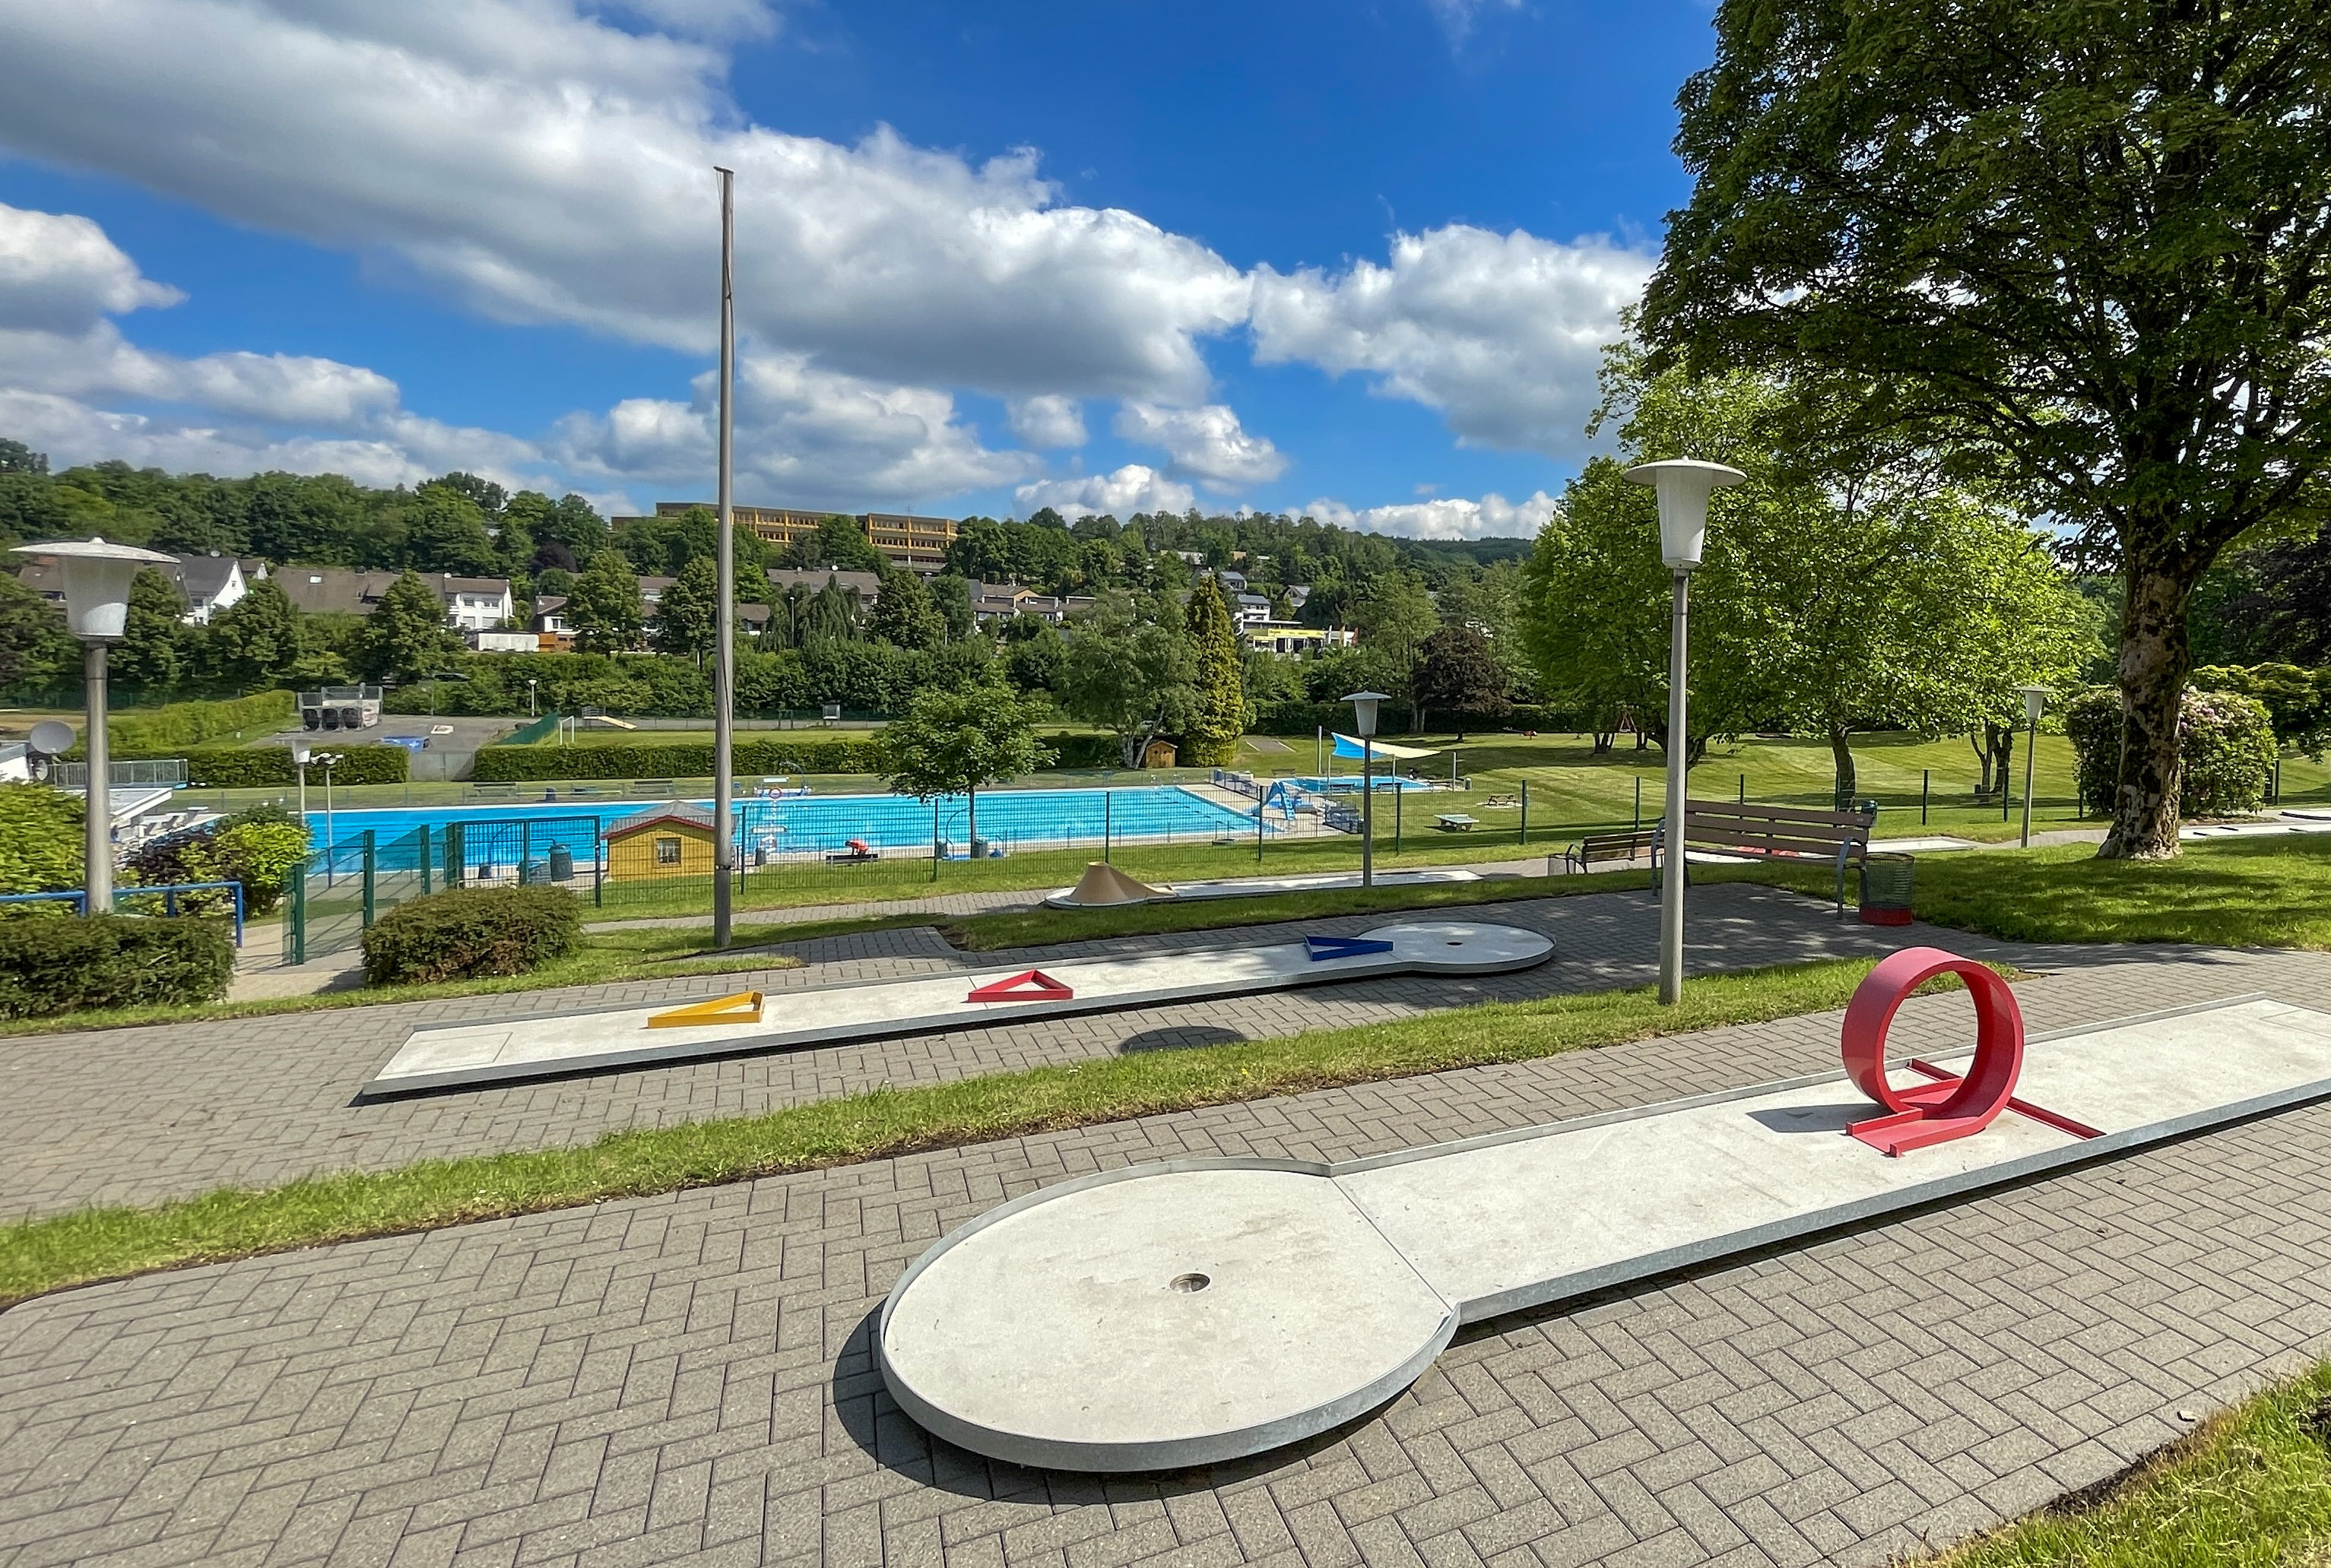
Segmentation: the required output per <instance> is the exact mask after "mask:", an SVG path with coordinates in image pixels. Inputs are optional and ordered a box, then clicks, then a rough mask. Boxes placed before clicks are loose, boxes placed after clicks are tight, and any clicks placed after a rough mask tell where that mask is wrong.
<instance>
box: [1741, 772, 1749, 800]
mask: <svg viewBox="0 0 2331 1568" xmlns="http://www.w3.org/2000/svg"><path fill="white" fill-rule="evenodd" d="M1740 803H1741V804H1742V805H1744V806H1745V805H1746V804H1747V803H1748V775H1747V774H1745V773H1744V774H1741V775H1740Z"/></svg>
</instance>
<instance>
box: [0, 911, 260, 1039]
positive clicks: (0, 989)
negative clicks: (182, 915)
mask: <svg viewBox="0 0 2331 1568" xmlns="http://www.w3.org/2000/svg"><path fill="white" fill-rule="evenodd" d="M233 973H234V945H233V942H232V941H231V940H230V939H229V936H228V933H227V929H226V927H225V925H224V923H223V922H220V921H216V920H205V919H193V918H186V919H177V920H144V919H138V918H135V917H130V916H126V915H92V916H89V917H81V916H73V917H68V918H65V919H56V920H7V921H0V1018H48V1017H52V1016H54V1015H55V1014H57V1013H61V1012H81V1011H82V1010H83V1009H87V1008H93V1007H133V1006H137V1005H138V1004H140V1003H187V1002H215V1001H217V1000H218V999H219V998H220V997H222V996H224V995H225V994H226V983H227V980H228V978H229V977H230V976H232V975H233Z"/></svg>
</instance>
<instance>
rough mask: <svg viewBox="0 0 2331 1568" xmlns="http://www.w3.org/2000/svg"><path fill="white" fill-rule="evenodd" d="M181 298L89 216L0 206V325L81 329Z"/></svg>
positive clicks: (48, 329) (27, 328) (38, 329)
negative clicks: (147, 272)
mask: <svg viewBox="0 0 2331 1568" xmlns="http://www.w3.org/2000/svg"><path fill="white" fill-rule="evenodd" d="M185 297H186V296H184V295H183V294H180V293H179V292H178V291H177V290H176V289H170V288H166V287H164V286H163V285H162V284H159V283H156V282H152V281H150V280H147V278H146V277H145V276H144V275H143V274H142V273H140V272H139V271H138V263H137V262H135V261H131V260H130V259H129V258H128V256H127V255H125V254H123V253H122V252H121V250H120V248H119V246H117V245H115V244H114V242H112V241H111V240H109V239H108V238H106V234H105V231H104V230H103V229H101V228H100V227H98V226H97V224H95V223H91V222H90V220H89V219H87V218H84V217H79V216H76V215H74V214H66V213H35V212H29V211H26V210H25V209H24V208H22V207H12V206H8V205H6V204H0V330H7V329H14V330H18V331H32V332H66V333H70V332H83V331H87V330H88V329H89V328H91V327H93V326H95V325H97V323H98V322H99V321H100V320H102V319H103V318H106V317H107V316H111V315H118V314H119V313H120V312H122V311H124V310H135V309H138V308H139V307H141V306H146V305H175V304H176V303H177V302H178V301H179V300H180V299H184V298H185Z"/></svg>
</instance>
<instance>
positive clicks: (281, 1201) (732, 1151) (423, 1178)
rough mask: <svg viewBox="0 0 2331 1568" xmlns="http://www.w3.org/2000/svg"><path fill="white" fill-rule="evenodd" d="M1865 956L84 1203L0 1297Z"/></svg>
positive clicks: (1150, 1100)
mask: <svg viewBox="0 0 2331 1568" xmlns="http://www.w3.org/2000/svg"><path fill="white" fill-rule="evenodd" d="M1869 968H1870V964H1869V962H1868V961H1867V960H1851V961H1845V962H1839V963H1822V964H1807V965H1790V966H1786V967H1781V968H1774V969H1766V970H1757V971H1748V972H1743V973H1739V974H1726V975H1714V976H1708V977H1705V978H1701V979H1697V980H1692V981H1689V982H1688V983H1687V984H1685V987H1684V993H1683V999H1682V1001H1681V1002H1680V1003H1679V1004H1678V1005H1676V1006H1674V1007H1661V1006H1660V1004H1659V1003H1658V1002H1657V1000H1656V999H1655V997H1654V994H1653V993H1652V992H1651V991H1650V990H1648V989H1645V990H1630V991H1609V992H1597V993H1588V994H1584V995H1574V996H1556V997H1550V998H1547V999H1546V1000H1544V1001H1540V1002H1533V1003H1496V1004H1489V1005H1484V1006H1478V1007H1469V1008H1460V1009H1456V1010H1453V1011H1451V1012H1439V1013H1434V1014H1432V1015H1431V1016H1429V1017H1424V1018H1417V1019H1409V1020H1403V1021H1401V1022H1394V1023H1384V1024H1374V1025H1369V1026H1365V1027H1362V1028H1354V1029H1339V1030H1328V1031H1318V1032H1314V1033H1308V1034H1301V1035H1297V1036H1294V1037H1293V1038H1290V1039H1283V1040H1268V1041H1243V1042H1240V1043H1237V1044H1231V1045H1218V1046H1204V1047H1193V1048H1190V1049H1186V1050H1163V1051H1144V1052H1139V1053H1137V1054H1133V1055H1127V1056H1117V1057H1108V1058H1104V1059H1102V1060H1097V1061H1089V1062H1083V1063H1080V1064H1077V1065H1075V1066H1064V1067H1043V1068H1036V1069H1030V1070H1027V1071H1023V1072H1013V1073H997V1074H992V1075H989V1076H986V1077H983V1078H974V1079H963V1080H961V1081H958V1082H955V1083H943V1084H932V1085H927V1086H922V1087H918V1088H905V1089H881V1090H877V1091H875V1092H873V1093H869V1094H858V1095H851V1096H848V1097H845V1098H839V1099H831V1100H822V1101H818V1102H816V1103H814V1104H811V1105H804V1106H797V1107H791V1108H789V1109H785V1110H782V1111H776V1112H773V1113H771V1114H769V1115H767V1116H761V1117H747V1118H742V1119H738V1120H734V1121H720V1122H704V1123H696V1124H692V1125H689V1126H677V1127H659V1128H653V1129H649V1130H643V1131H637V1132H625V1133H616V1134H612V1135H610V1136H606V1137H604V1138H602V1139H600V1140H599V1141H598V1142H597V1143H595V1144H593V1145H589V1146H587V1147H584V1148H576V1149H553V1150H545V1151H539V1152H532V1153H525V1154H509V1155H493V1156H490V1157H483V1158H475V1159H461V1160H430V1161H424V1162H423V1163H421V1164H414V1165H411V1166H407V1167H405V1168H404V1169H402V1170H397V1171H391V1172H385V1173H381V1174H338V1175H324V1176H319V1177H314V1178H311V1179H309V1180H305V1181H300V1182H294V1183H290V1184H288V1185H286V1186H281V1187H276V1188H271V1189H268V1190H265V1191H260V1192H252V1191H245V1190H223V1191H220V1192H216V1193H210V1194H208V1195H207V1196H205V1197H201V1198H196V1199H192V1200H189V1201H186V1202H175V1203H166V1204H161V1205H158V1206H156V1207H151V1208H128V1207H115V1208H105V1209H92V1210H84V1211H82V1212H77V1213H72V1214H66V1215H62V1216H59V1217H56V1218H53V1219H47V1220H36V1221H26V1222H24V1223H20V1224H16V1225H13V1226H8V1227H5V1228H0V1307H5V1306H7V1305H9V1304H11V1303H13V1302H16V1301H21V1300H23V1299H24V1298H25V1297H30V1296H36V1295H39V1294H41V1293H43V1292H44V1291H49V1290H55V1289H59V1288H62V1287H64V1286H68V1285H72V1284H77V1283H85V1282H87V1281H90V1280H95V1279H106V1278H118V1277H120V1276H124V1275H129V1274H138V1273H143V1272H146V1271H147V1270H150V1269H166V1268H173V1267H178V1266H182V1265H186V1264H190V1263H201V1262H214V1261H217V1260H220V1259H228V1258H239V1257H246V1256H249V1255H251V1254H253V1253H259V1252H271V1251H281V1250H287V1249H290V1248H295V1247H309V1246H316V1245H319V1244H321V1243H324V1242H328V1241H343V1240H353V1239H356V1238H358V1237H363V1236H380V1235H391V1234H396V1233H399V1232H404V1231H423V1230H433V1229H436V1228H438V1227H441V1226H445V1225H452V1224H460V1223H464V1222H467V1221H476V1220H484V1219H490V1218H494V1217H497V1216H500V1215H508V1214H523V1213H531V1212H538V1211H541V1210H546V1209H558V1208H566V1207H570V1206H573V1205H575V1204H578V1203H586V1202H593V1201H594V1200H596V1199H601V1198H612V1197H623V1196H631V1195H636V1194H642V1193H664V1192H673V1191H677V1190H679V1189H681V1188H686V1187H696V1186H705V1185H710V1184H713V1183H725V1182H737V1181H744V1180H747V1179H750V1178H752V1177H756V1176H762V1175H768V1174H775V1173H777V1172H782V1171H795V1170H805V1169H812V1168H815V1167H820V1166H826V1165H835V1164H848V1163H851V1162H854V1161H860V1160H869V1159H877V1158H881V1157H885V1156H888V1155H899V1154H905V1153H909V1152H911V1151H914V1150H918V1149H932V1148H942V1147H947V1146H951V1145H960V1144H973V1143H981V1142H985V1141H988V1140H991V1139H995V1138H1004V1137H1013V1136H1022V1135H1024V1134H1028V1133H1034V1132H1042V1131H1046V1130H1050V1129H1055V1128H1062V1127H1075V1126H1088V1125H1090V1124H1093V1123H1097V1122H1108V1121H1121V1120H1124V1119H1127V1118H1128V1117H1139V1116H1149V1115H1154V1114H1156V1113H1159V1112H1165V1111H1175V1110H1185V1109H1189V1108H1192V1107H1200V1106H1211V1105H1226V1104H1231V1103H1233V1102H1236V1101H1241V1100H1253V1099H1262V1098H1269V1097H1270V1096H1273V1095H1285V1094H1297V1093H1301V1092H1304V1091H1306V1090H1309V1089H1317V1088H1329V1087H1332V1086H1335V1085H1339V1084H1353V1083H1367V1082H1375V1081H1378V1080H1382V1079H1394V1078H1403V1077H1408V1076H1411V1075H1414V1074H1419V1073H1431V1072H1441V1071H1446V1070H1448V1069H1452V1068H1461V1067H1472V1066H1479V1065H1482V1064H1486V1063H1491V1062H1508V1061H1521V1060H1528V1059H1531V1058H1534V1057H1543V1056H1550V1055H1554V1054H1556V1053H1557V1052H1562V1051H1569V1050H1583V1049H1586V1048H1590V1047H1594V1046H1603V1045H1611V1044H1615V1043H1617V1042H1620V1041H1631V1040H1642V1039H1648V1038H1651V1037H1652V1036H1655V1035H1662V1034H1678V1033H1683V1032H1686V1031H1691V1030H1699V1029H1712V1028H1716V1027H1718V1026H1721V1025H1726V1024H1736V1023H1749V1022H1764V1021H1767V1020H1771V1019H1775V1018H1786V1017H1791V1016H1794V1015H1796V1014H1799V1013H1804V1012H1822V1011H1824V1010H1827V1009H1831V1008H1836V1007H1841V1006H1843V1005H1844V1004H1845V1002H1846V1000H1847V998H1848V997H1850V996H1851V994H1852V992H1853V988H1854V986H1855V985H1856V984H1859V983H1860V979H1861V977H1862V976H1863V975H1864V974H1867V973H1868V972H1869Z"/></svg>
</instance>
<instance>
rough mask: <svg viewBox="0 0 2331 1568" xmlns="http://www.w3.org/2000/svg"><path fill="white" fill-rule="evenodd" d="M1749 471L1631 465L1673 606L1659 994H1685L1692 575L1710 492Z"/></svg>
mask: <svg viewBox="0 0 2331 1568" xmlns="http://www.w3.org/2000/svg"><path fill="white" fill-rule="evenodd" d="M1747 477H1748V476H1747V475H1746V474H1744V473H1742V472H1741V471H1740V470H1738V469H1736V468H1727V467H1725V466H1724V465H1723V464H1722V463H1717V462H1701V461H1698V460H1697V459H1695V458H1688V457H1678V458H1670V459H1668V460H1666V461H1663V462H1647V463H1641V464H1639V465H1637V466H1636V467H1634V468H1631V469H1629V470H1627V478H1629V479H1630V480H1633V481H1634V482H1635V483H1637V484H1639V485H1649V486H1651V489H1653V490H1654V491H1656V492H1657V493H1658V496H1659V501H1660V560H1662V561H1664V562H1666V563H1667V567H1668V570H1669V571H1670V573H1672V574H1673V575H1674V591H1673V606H1674V608H1673V613H1672V616H1671V618H1670V623H1669V632H1668V744H1667V753H1668V809H1667V818H1666V823H1665V830H1664V832H1663V834H1662V839H1663V841H1664V844H1665V848H1666V850H1667V857H1668V863H1667V870H1665V871H1664V872H1663V873H1662V874H1661V876H1660V1002H1661V1003H1664V1004H1667V1005H1670V1006H1672V1005H1673V1004H1674V1003H1678V1002H1680V1001H1681V1000H1683V879H1684V849H1683V841H1684V833H1683V819H1684V792H1685V784H1686V762H1685V759H1686V757H1687V755H1689V752H1690V749H1691V746H1690V741H1689V727H1687V725H1686V722H1685V720H1686V717H1687V712H1686V710H1687V704H1686V701H1685V685H1686V677H1687V675H1688V673H1689V645H1690V636H1689V633H1690V614H1691V574H1692V570H1693V568H1695V567H1697V566H1698V565H1699V557H1700V554H1701V552H1702V551H1703V550H1704V549H1705V548H1706V546H1707V544H1708V497H1709V495H1710V494H1712V493H1713V492H1714V491H1715V490H1716V489H1717V487H1718V486H1720V485H1736V484H1738V483H1739V482H1740V481H1741V480H1745V479H1746V478H1747Z"/></svg>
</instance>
